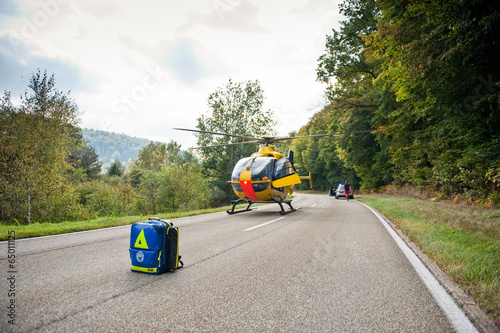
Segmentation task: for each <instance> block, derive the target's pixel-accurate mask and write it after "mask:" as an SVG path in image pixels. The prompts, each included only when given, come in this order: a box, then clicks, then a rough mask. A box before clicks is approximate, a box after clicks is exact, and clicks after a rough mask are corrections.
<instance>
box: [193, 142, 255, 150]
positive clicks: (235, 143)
mask: <svg viewBox="0 0 500 333" xmlns="http://www.w3.org/2000/svg"><path fill="white" fill-rule="evenodd" d="M247 143H262V141H241V142H234V143H224V144H220V145H211V146H201V147H192V148H189V149H203V148H214V147H226V146H237V145H244V144H247Z"/></svg>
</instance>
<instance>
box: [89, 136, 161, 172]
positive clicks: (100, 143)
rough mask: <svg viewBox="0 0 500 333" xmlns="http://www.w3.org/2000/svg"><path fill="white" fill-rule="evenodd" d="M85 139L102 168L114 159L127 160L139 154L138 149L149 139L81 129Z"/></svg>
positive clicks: (108, 165) (107, 166)
mask: <svg viewBox="0 0 500 333" xmlns="http://www.w3.org/2000/svg"><path fill="white" fill-rule="evenodd" d="M82 134H83V139H85V140H86V141H87V142H88V143H89V144H90V145H91V146H92V147H93V148H94V149H95V151H96V153H97V155H99V161H101V162H102V164H103V165H102V167H103V169H108V168H109V167H110V165H111V164H112V163H114V162H115V161H119V162H125V163H126V164H128V162H129V161H130V160H131V159H133V158H136V157H137V155H139V151H140V150H141V149H142V148H143V147H145V146H147V145H148V144H149V143H150V142H151V140H148V139H143V138H137V137H133V136H129V135H126V134H118V133H113V132H106V131H100V130H94V129H87V128H84V129H82Z"/></svg>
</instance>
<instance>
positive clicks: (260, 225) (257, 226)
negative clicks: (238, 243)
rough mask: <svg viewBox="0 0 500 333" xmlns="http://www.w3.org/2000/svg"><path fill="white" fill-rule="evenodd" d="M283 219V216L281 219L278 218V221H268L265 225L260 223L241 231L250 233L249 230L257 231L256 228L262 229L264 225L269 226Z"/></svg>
mask: <svg viewBox="0 0 500 333" xmlns="http://www.w3.org/2000/svg"><path fill="white" fill-rule="evenodd" d="M284 218H285V217H284V216H283V217H280V218H278V219H276V220H272V221H269V222H266V223H262V224H259V225H256V226H255V227H251V228H247V229H245V230H243V231H250V230H253V229H257V228H260V227H263V226H265V225H268V224H271V223H273V222H276V221H279V220H282V219H284Z"/></svg>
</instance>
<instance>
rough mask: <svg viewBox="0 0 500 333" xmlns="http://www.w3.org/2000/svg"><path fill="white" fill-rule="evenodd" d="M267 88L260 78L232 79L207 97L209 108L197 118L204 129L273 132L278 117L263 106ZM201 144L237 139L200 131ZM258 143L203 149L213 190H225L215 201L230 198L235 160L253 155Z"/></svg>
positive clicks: (257, 134) (250, 133) (248, 133)
mask: <svg viewBox="0 0 500 333" xmlns="http://www.w3.org/2000/svg"><path fill="white" fill-rule="evenodd" d="M263 103H264V91H263V90H262V88H261V86H260V83H259V81H245V82H241V83H235V82H233V81H232V80H229V82H228V83H227V84H226V85H225V86H224V87H219V88H218V89H217V90H216V91H215V92H213V93H212V94H210V95H209V97H208V110H207V111H206V112H205V113H204V114H202V115H201V116H200V117H199V118H198V119H197V121H198V125H197V129H198V130H201V131H209V132H218V133H227V134H237V135H243V136H250V137H260V136H262V135H264V134H273V133H274V129H273V128H274V126H275V125H276V121H275V119H274V113H273V112H272V111H271V110H267V111H266V110H263ZM197 136H198V142H197V143H198V145H200V146H211V145H221V144H228V143H234V142H237V140H236V139H235V138H231V137H227V136H220V135H219V136H218V135H212V134H202V133H200V134H197ZM256 149H257V147H256V145H238V146H227V147H214V148H207V149H200V151H199V154H200V156H201V157H202V159H203V168H204V169H205V170H206V173H207V176H208V177H209V178H210V184H211V186H212V188H213V191H212V193H224V195H222V196H219V197H215V198H213V200H216V201H228V200H229V198H230V196H231V193H232V190H231V189H230V187H229V186H228V185H227V180H229V179H230V178H231V172H232V170H233V167H234V165H235V164H236V162H237V161H238V160H239V159H240V158H242V157H244V156H250V154H251V153H253V152H255V151H256Z"/></svg>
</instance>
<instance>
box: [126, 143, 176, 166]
mask: <svg viewBox="0 0 500 333" xmlns="http://www.w3.org/2000/svg"><path fill="white" fill-rule="evenodd" d="M180 151H181V145H179V144H178V143H177V142H175V141H173V140H171V141H170V142H169V143H168V145H167V144H165V143H161V142H153V141H151V142H150V143H149V145H147V146H146V147H144V148H142V149H141V150H140V151H139V156H138V157H137V160H136V161H135V163H134V166H135V167H137V168H140V169H143V170H157V171H158V170H160V169H161V168H162V167H163V166H166V165H169V164H173V163H175V162H176V161H177V159H178V156H179V153H180Z"/></svg>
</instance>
